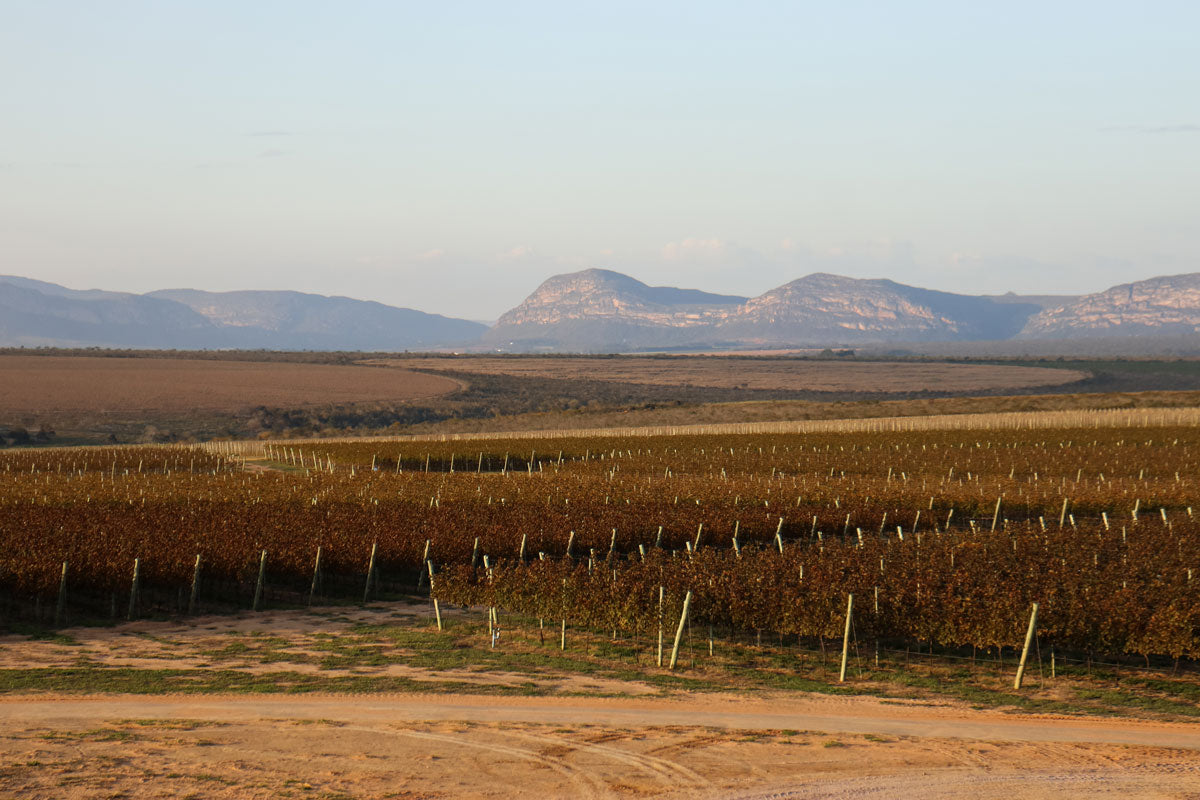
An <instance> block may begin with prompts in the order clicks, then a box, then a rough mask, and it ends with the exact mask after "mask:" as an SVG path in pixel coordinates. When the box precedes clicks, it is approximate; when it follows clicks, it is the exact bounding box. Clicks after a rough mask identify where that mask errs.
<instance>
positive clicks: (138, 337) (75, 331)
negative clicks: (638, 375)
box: [0, 276, 487, 351]
mask: <svg viewBox="0 0 1200 800" xmlns="http://www.w3.org/2000/svg"><path fill="white" fill-rule="evenodd" d="M486 330H487V326H486V325H483V324H481V323H478V322H470V321H468V320H463V319H452V318H450V317H443V316H440V315H437V314H426V313H424V312H421V311H414V310H412V309H410V308H395V307H393V306H387V305H384V304H383V303H375V302H371V301H366V300H352V299H350V298H348V297H325V296H323V295H316V294H303V293H301V292H284V291H278V292H271V291H267V292H253V291H249V292H201V291H197V290H195V289H167V290H164V291H158V292H151V293H149V294H141V295H139V294H127V293H124V292H104V291H97V290H91V291H77V290H74V289H67V288H64V287H62V286H58V285H56V284H53V283H45V282H42V281H35V280H30V279H29V278H18V277H7V276H0V345H4V346H8V347H14V346H16V347H20V346H25V347H38V346H57V347H128V348H148V349H160V348H176V349H182V350H198V349H273V350H377V351H399V350H430V349H435V348H439V347H447V346H455V345H460V344H467V343H471V342H474V341H476V340H477V339H479V337H480V336H481V335H482V334H483V333H484V332H485V331H486Z"/></svg>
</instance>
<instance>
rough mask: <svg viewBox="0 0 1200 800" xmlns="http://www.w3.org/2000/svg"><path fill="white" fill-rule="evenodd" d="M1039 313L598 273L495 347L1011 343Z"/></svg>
mask: <svg viewBox="0 0 1200 800" xmlns="http://www.w3.org/2000/svg"><path fill="white" fill-rule="evenodd" d="M1038 310H1039V309H1038V307H1037V306H1034V305H1031V304H1028V303H1012V302H1009V303H997V302H995V301H993V300H990V299H987V298H981V297H969V296H965V295H955V294H948V293H946V292H934V291H929V290H926V289H916V288H913V287H911V286H904V285H902V284H898V283H893V282H892V281H886V280H856V279H853V278H843V277H840V276H837V275H828V274H824V273H817V274H813V275H809V276H807V277H805V278H801V279H799V280H796V281H792V282H791V283H789V284H786V285H784V286H781V287H779V288H777V289H773V290H771V291H769V292H767V293H765V294H763V295H760V296H759V297H755V298H753V299H746V298H744V297H736V296H728V295H714V294H708V293H706V292H699V291H695V290H691V289H673V288H668V287H651V286H647V285H646V284H644V283H641V282H640V281H637V280H634V279H633V278H630V277H628V276H626V275H622V274H620V273H617V272H611V271H608V270H599V269H590V270H585V271H583V272H576V273H572V274H570V275H557V276H555V277H553V278H551V279H549V280H548V281H546V282H545V283H543V284H542V285H541V286H540V287H538V289H537V291H535V292H534V293H533V294H531V295H530V296H529V297H528V298H527V299H526V300H525V301H524V302H523V303H521V305H519V306H517V307H516V308H514V309H513V310H512V311H509V312H508V313H507V314H505V315H504V316H503V317H501V318H500V321H499V322H498V323H497V324H496V326H495V327H494V328H493V329H492V330H491V331H489V333H488V334H487V336H486V337H485V341H487V342H488V343H490V344H492V345H493V346H495V347H497V348H498V349H512V350H538V349H544V350H582V351H613V350H630V349H654V348H672V347H697V348H703V347H729V346H740V345H746V346H759V345H769V346H773V347H776V346H786V345H797V346H817V345H819V346H826V345H838V344H854V343H860V342H886V341H909V342H914V341H958V340H972V339H1002V338H1009V337H1011V336H1013V335H1014V334H1015V333H1017V332H1018V331H1019V330H1020V329H1021V327H1022V325H1024V323H1025V321H1026V320H1027V319H1028V318H1029V316H1030V315H1031V314H1033V313H1035V312H1036V311H1038Z"/></svg>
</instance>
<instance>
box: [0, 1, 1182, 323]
mask: <svg viewBox="0 0 1200 800" xmlns="http://www.w3.org/2000/svg"><path fill="white" fill-rule="evenodd" d="M0 7H2V8H4V10H6V11H7V12H8V13H7V14H5V22H6V24H5V26H4V29H3V30H0V65H2V66H3V70H0V100H3V102H4V103H5V108H6V110H7V112H8V113H7V119H6V126H5V136H4V137H3V138H2V139H0V220H2V221H0V260H2V264H0V272H3V273H10V274H15V275H21V276H25V277H29V278H34V279H38V280H45V281H50V282H54V283H60V284H63V285H66V286H70V287H72V288H102V289H109V290H116V291H131V292H138V293H142V292H147V291H153V290H157V289H166V288H175V287H186V288H196V289H203V290H208V291H229V290H239V289H291V290H296V291H305V292H314V293H318V294H326V295H344V296H349V297H355V298H359V299H370V300H378V301H380V302H383V303H387V304H389V305H397V306H404V307H410V308H416V309H420V310H422V311H428V312H433V313H439V314H445V315H447V316H454V317H462V318H468V319H478V320H494V319H496V318H497V317H498V316H499V315H500V314H501V313H503V312H504V311H505V310H507V309H508V308H511V307H512V306H514V305H516V304H517V303H519V302H520V301H521V300H522V299H523V298H524V297H525V296H526V295H527V294H528V293H529V292H531V291H532V290H533V289H534V288H535V287H536V286H537V285H538V284H539V283H541V282H542V281H543V280H545V279H546V278H547V277H549V276H551V275H553V274H556V273H562V272H571V271H575V270H579V269H585V268H589V267H600V268H606V269H612V270H615V271H618V272H623V273H626V274H629V275H631V276H633V277H635V278H637V279H638V280H641V281H644V282H646V283H648V284H651V285H670V286H681V287H685V288H696V289H703V290H705V291H710V292H717V293H725V294H745V295H751V296H753V295H756V294H759V293H761V292H763V291H766V290H768V289H770V288H773V287H775V286H778V285H780V284H783V283H786V282H788V281H790V280H794V279H796V278H799V277H801V276H803V275H805V274H808V273H811V272H818V271H826V272H834V273H838V274H843V275H848V276H851V277H859V278H888V279H891V280H894V281H897V282H899V283H905V284H911V285H915V286H921V287H925V288H931V289H938V290H942V291H952V292H959V293H963V294H1001V293H1004V292H1007V291H1014V292H1017V293H1020V294H1083V293H1089V292H1095V291H1101V290H1103V289H1106V288H1108V287H1109V286H1111V285H1114V284H1118V283H1125V282H1129V281H1135V280H1140V279H1144V278H1148V277H1152V276H1155V275H1164V274H1175V273H1183V272H1193V271H1200V226H1196V225H1195V221H1194V216H1195V209H1196V208H1200V157H1198V154H1197V149H1198V148H1200V110H1197V109H1196V107H1195V102H1194V98H1195V97H1196V96H1197V95H1198V94H1200V68H1198V67H1200V55H1198V54H1197V51H1196V48H1195V47H1194V31H1195V30H1196V29H1197V24H1198V23H1200V8H1198V7H1196V6H1194V5H1192V4H1186V3H1182V2H1173V3H1172V2H1158V3H1143V4H1138V5H1136V6H1133V5H1125V4H1117V3H1074V2H1068V3H1059V4H1053V5H1049V6H1047V5H1043V4H1033V3H1016V4H1006V5H1004V6H1002V7H995V8H978V7H974V6H966V7H964V6H963V5H961V4H953V3H933V2H926V3H917V4H908V5H905V6H903V7H895V8H891V7H887V6H883V5H881V4H880V5H877V4H869V3H849V4H839V5H837V6H832V7H831V6H826V5H817V4H794V3H749V4H738V5H737V6H736V7H734V6H725V5H721V4H715V3H656V4H649V5H648V4H633V3H620V2H606V3H596V4H570V6H564V5H563V4H555V3H533V2H530V3H515V4H505V5H495V4H487V3H443V4H435V5H433V6H430V5H417V4H388V3H374V2H370V3H368V2H360V3H349V4H339V5H337V6H330V5H326V4H320V3H315V2H262V3H255V4H253V5H245V4H238V3H231V2H212V3H206V4H202V5H200V4H198V5H194V6H185V5H167V4H159V3H152V2H147V1H146V0H140V1H138V0H130V1H129V2H116V3H110V4H93V3H85V2H53V0H51V1H49V2H44V3H38V4H23V3H0ZM1188 98H1192V99H1191V100H1189V99H1188Z"/></svg>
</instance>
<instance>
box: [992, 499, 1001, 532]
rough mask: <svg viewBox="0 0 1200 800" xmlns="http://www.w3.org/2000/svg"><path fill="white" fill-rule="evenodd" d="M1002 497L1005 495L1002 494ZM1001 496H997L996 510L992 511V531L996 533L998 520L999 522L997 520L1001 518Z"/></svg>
mask: <svg viewBox="0 0 1200 800" xmlns="http://www.w3.org/2000/svg"><path fill="white" fill-rule="evenodd" d="M1001 497H1003V495H1001ZM1001 497H997V498H996V510H995V511H993V512H992V533H995V532H996V522H997V521H998V520H999V519H1000V500H1001Z"/></svg>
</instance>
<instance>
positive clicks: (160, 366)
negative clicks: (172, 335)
mask: <svg viewBox="0 0 1200 800" xmlns="http://www.w3.org/2000/svg"><path fill="white" fill-rule="evenodd" d="M460 386H461V384H460V383H459V381H456V380H454V379H452V378H446V377H441V376H436V375H426V374H421V373H414V372H409V371H407V370H384V369H374V368H370V367H357V366H333V365H326V364H287V363H261V362H260V363H253V362H241V361H189V360H184V359H166V358H163V359H156V358H73V357H66V358H47V357H39V356H0V417H13V416H19V415H23V414H29V413H31V412H36V413H37V414H39V415H41V414H59V413H68V414H70V413H113V414H127V413H130V412H135V411H154V412H167V413H183V412H189V411H230V412H232V411H237V410H240V409H244V408H248V407H253V406H259V405H266V406H303V405H310V404H318V403H349V402H369V401H382V400H388V401H401V400H418V399H428V398H431V397H436V396H438V395H442V394H446V393H448V392H452V391H454V390H455V389H457V388H459V387H460Z"/></svg>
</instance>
